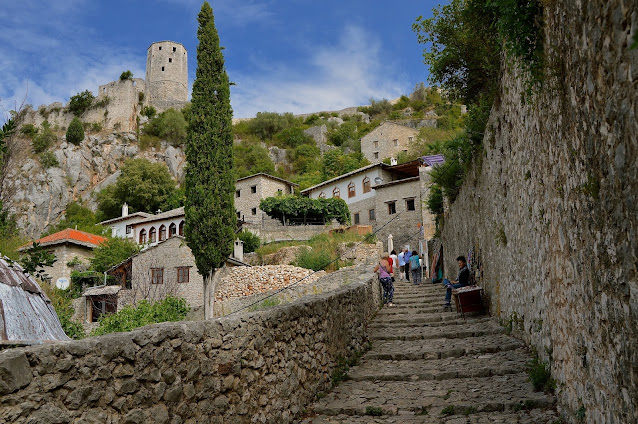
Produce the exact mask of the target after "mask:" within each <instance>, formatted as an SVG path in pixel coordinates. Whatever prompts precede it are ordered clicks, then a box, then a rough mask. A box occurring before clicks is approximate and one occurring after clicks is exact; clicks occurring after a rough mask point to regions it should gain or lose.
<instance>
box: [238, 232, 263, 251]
mask: <svg viewBox="0 0 638 424" xmlns="http://www.w3.org/2000/svg"><path fill="white" fill-rule="evenodd" d="M237 238H238V239H239V240H241V241H243V242H244V253H252V252H254V251H255V250H257V248H258V247H259V246H260V245H261V240H260V239H259V237H257V236H256V235H254V234H253V233H251V232H250V231H246V230H244V231H242V232H241V233H239V234H237Z"/></svg>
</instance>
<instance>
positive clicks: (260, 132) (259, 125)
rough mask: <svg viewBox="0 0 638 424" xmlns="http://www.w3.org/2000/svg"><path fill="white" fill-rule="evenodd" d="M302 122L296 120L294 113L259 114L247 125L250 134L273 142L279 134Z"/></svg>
mask: <svg viewBox="0 0 638 424" xmlns="http://www.w3.org/2000/svg"><path fill="white" fill-rule="evenodd" d="M301 122H302V120H301V119H299V118H295V117H294V116H293V115H292V113H282V114H280V113H277V112H259V113H257V116H255V118H253V119H251V120H250V121H248V122H247V124H246V125H247V127H248V131H249V133H250V134H253V135H256V136H258V137H259V138H260V139H261V140H263V141H265V140H271V139H272V138H273V137H274V136H275V134H277V133H278V132H280V131H282V130H284V129H286V128H288V127H290V126H294V125H298V124H301Z"/></svg>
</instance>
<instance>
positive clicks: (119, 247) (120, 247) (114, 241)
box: [91, 237, 140, 272]
mask: <svg viewBox="0 0 638 424" xmlns="http://www.w3.org/2000/svg"><path fill="white" fill-rule="evenodd" d="M139 251H140V248H139V246H138V245H137V244H136V243H134V242H132V241H130V240H129V239H125V238H120V237H114V238H111V239H108V240H107V241H106V242H104V243H102V244H101V245H99V246H98V247H96V248H95V249H93V253H94V257H93V258H92V259H91V267H92V268H93V269H94V270H95V271H97V272H106V271H107V270H108V269H109V268H111V267H112V266H113V265H117V264H119V263H120V262H122V261H123V260H125V259H128V258H130V257H131V256H133V255H135V254H136V253H137V252H139Z"/></svg>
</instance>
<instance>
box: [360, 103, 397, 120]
mask: <svg viewBox="0 0 638 424" xmlns="http://www.w3.org/2000/svg"><path fill="white" fill-rule="evenodd" d="M392 109H393V107H392V104H391V103H390V102H389V101H388V99H382V100H375V99H370V106H363V107H359V111H361V112H363V113H367V114H368V115H370V116H371V117H377V116H386V115H388V114H389V113H390V112H392Z"/></svg>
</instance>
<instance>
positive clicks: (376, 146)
mask: <svg viewBox="0 0 638 424" xmlns="http://www.w3.org/2000/svg"><path fill="white" fill-rule="evenodd" d="M372 145H373V146H374V148H375V149H378V148H379V142H378V141H373V142H372Z"/></svg>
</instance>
